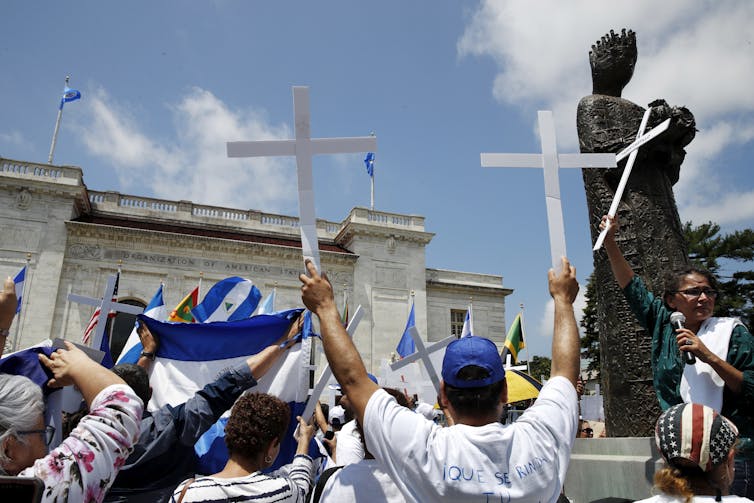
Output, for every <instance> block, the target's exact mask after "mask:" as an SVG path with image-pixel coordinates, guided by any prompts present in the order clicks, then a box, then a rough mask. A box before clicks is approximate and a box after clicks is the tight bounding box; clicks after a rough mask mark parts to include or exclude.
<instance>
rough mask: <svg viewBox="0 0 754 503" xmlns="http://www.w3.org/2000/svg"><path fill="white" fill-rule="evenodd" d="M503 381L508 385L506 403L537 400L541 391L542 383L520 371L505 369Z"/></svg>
mask: <svg viewBox="0 0 754 503" xmlns="http://www.w3.org/2000/svg"><path fill="white" fill-rule="evenodd" d="M505 381H506V382H507V383H508V403H513V402H520V401H522V400H529V399H530V398H537V396H539V390H541V389H542V383H540V382H539V381H537V380H536V379H534V378H533V377H532V376H530V375H529V374H527V373H526V372H521V371H520V370H514V369H506V370H505Z"/></svg>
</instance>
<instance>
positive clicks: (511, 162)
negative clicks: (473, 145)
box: [481, 111, 616, 271]
mask: <svg viewBox="0 0 754 503" xmlns="http://www.w3.org/2000/svg"><path fill="white" fill-rule="evenodd" d="M537 117H538V120H539V137H540V141H541V144H542V153H541V154H481V160H482V167H484V168H543V169H544V177H545V202H546V204H547V225H548V228H549V232H550V255H551V257H552V267H553V269H555V270H556V271H558V270H560V268H561V261H560V259H561V257H565V256H566V242H565V227H564V225H563V207H562V205H561V202H560V180H559V177H558V169H559V168H614V167H615V166H616V160H615V154H558V149H557V143H556V141H555V125H554V122H553V119H552V112H550V111H539V112H537Z"/></svg>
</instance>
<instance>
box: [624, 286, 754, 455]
mask: <svg viewBox="0 0 754 503" xmlns="http://www.w3.org/2000/svg"><path fill="white" fill-rule="evenodd" d="M623 293H624V295H625V296H626V300H627V301H628V304H629V306H630V307H631V310H632V311H633V312H634V314H635V315H636V317H637V319H638V320H639V323H640V324H641V326H643V327H644V328H645V329H646V330H647V331H648V332H649V334H651V336H652V373H653V380H654V387H655V393H656V394H657V400H659V402H660V407H661V408H662V410H666V409H668V408H669V407H671V406H673V405H676V404H679V403H682V402H683V400H682V399H681V394H680V391H679V390H680V385H681V377H682V375H683V366H684V362H683V357H682V355H681V352H680V351H679V350H678V345H677V344H676V339H675V336H676V334H675V330H674V329H673V327H672V325H671V324H670V314H671V312H672V311H670V310H669V309H668V308H667V307H666V306H665V303H664V302H663V300H662V299H661V298H658V297H655V296H654V295H653V294H652V293H651V292H649V291H648V290H647V287H646V286H645V285H644V281H642V279H641V278H640V277H639V276H634V277H633V278H632V279H631V281H630V282H629V283H628V285H626V287H625V288H624V289H623ZM726 361H727V362H728V363H730V364H731V365H733V366H734V367H735V368H736V369H738V370H740V371H742V372H743V375H744V381H743V388H742V391H741V393H740V394H734V393H733V392H732V391H731V390H730V389H728V387H727V386H726V387H725V388H724V389H723V410H722V411H720V412H721V414H722V415H723V416H725V417H727V418H728V419H730V420H731V421H733V423H734V424H735V425H736V426H737V427H738V433H739V443H738V453H737V457H742V458H746V459H754V337H753V336H752V335H751V333H749V331H748V329H747V328H746V327H745V326H743V325H738V326H736V327H735V328H734V329H733V333H732V334H731V336H730V345H729V347H728V355H727V357H726Z"/></svg>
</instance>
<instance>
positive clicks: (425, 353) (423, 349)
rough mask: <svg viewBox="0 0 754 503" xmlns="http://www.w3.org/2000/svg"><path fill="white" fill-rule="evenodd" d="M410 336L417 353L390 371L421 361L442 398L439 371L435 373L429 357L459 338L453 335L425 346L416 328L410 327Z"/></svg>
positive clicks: (392, 366) (391, 367)
mask: <svg viewBox="0 0 754 503" xmlns="http://www.w3.org/2000/svg"><path fill="white" fill-rule="evenodd" d="M408 334H409V335H410V336H411V338H412V339H413V340H414V346H416V351H414V352H413V353H411V354H410V355H408V356H407V357H405V358H402V359H400V360H398V361H397V362H393V363H391V364H390V369H391V370H393V371H396V370H398V369H401V368H403V367H405V366H406V365H408V364H409V363H414V362H415V361H417V360H421V362H422V363H423V364H424V368H426V369H427V374H428V375H429V380H430V381H432V385H433V386H434V387H435V391H436V392H437V396H440V378H439V377H438V376H437V371H435V367H434V365H432V360H431V359H430V357H429V355H430V354H432V353H435V352H437V351H439V350H441V349H445V347H447V345H448V344H450V343H451V342H453V341H455V340H456V339H458V337H456V336H455V335H451V336H450V337H446V338H445V339H443V340H441V341H437V342H435V343H434V344H431V345H429V346H425V345H424V341H423V340H422V338H421V336H419V331H418V330H417V329H416V327H410V328H409V329H408Z"/></svg>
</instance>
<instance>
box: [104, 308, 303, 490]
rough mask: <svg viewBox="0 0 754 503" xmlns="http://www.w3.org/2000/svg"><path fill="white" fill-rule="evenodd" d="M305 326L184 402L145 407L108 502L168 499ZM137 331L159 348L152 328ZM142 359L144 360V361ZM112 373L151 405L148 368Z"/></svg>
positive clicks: (297, 322) (297, 323) (296, 323)
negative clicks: (199, 448)
mask: <svg viewBox="0 0 754 503" xmlns="http://www.w3.org/2000/svg"><path fill="white" fill-rule="evenodd" d="M302 322H303V316H298V318H296V319H294V320H293V321H292V322H291V326H290V328H289V329H288V331H287V333H286V334H284V335H283V336H282V337H281V338H280V340H278V341H276V342H275V343H274V344H272V345H270V346H268V347H267V348H265V349H263V350H262V351H260V352H259V353H257V354H255V355H252V356H250V357H249V358H247V359H246V362H244V363H242V364H240V365H238V366H237V367H236V368H233V369H231V370H229V371H227V372H225V373H224V374H223V375H221V376H220V377H219V378H218V379H217V380H215V381H214V382H211V383H209V384H207V385H206V386H205V387H204V388H203V389H201V390H199V391H197V392H196V394H195V395H194V396H193V397H191V398H190V399H188V400H187V401H186V402H185V403H183V404H180V405H177V406H175V407H173V406H170V405H165V406H164V407H161V408H160V409H158V410H156V411H153V412H149V411H147V410H146V408H145V410H144V415H143V418H142V420H141V436H140V437H139V441H138V443H137V444H136V446H135V447H134V451H133V453H132V454H131V455H130V456H129V457H128V459H126V461H125V464H124V465H123V468H121V471H120V473H119V474H118V477H117V478H116V479H115V483H114V484H113V487H112V489H110V492H109V493H108V495H107V499H106V501H108V502H120V501H128V502H129V503H139V502H145V503H146V502H153V501H163V500H165V499H167V498H168V497H169V496H170V494H172V492H173V489H174V488H175V486H176V484H178V482H180V481H181V480H184V479H185V478H186V477H189V476H191V475H192V474H193V473H194V469H195V466H196V462H197V457H196V453H195V452H194V444H196V442H197V440H199V438H200V437H201V436H202V435H203V434H204V433H205V432H206V431H207V430H208V429H209V428H210V427H211V426H212V425H213V424H215V422H216V421H217V420H218V419H220V417H221V416H222V415H223V414H224V413H225V412H226V411H227V410H228V409H230V408H231V407H232V406H233V403H234V402H235V401H236V399H238V397H240V396H241V394H242V393H243V392H244V391H246V390H247V389H249V388H252V387H254V386H255V385H256V384H257V381H258V380H259V379H260V378H261V377H262V376H263V375H265V373H267V371H268V370H269V369H270V368H271V367H272V366H273V365H274V364H275V362H276V361H277V360H278V358H280V357H281V356H282V355H283V354H285V352H286V351H287V350H288V349H289V348H291V347H292V346H293V344H294V343H295V340H296V339H295V336H296V335H297V334H298V333H299V332H301V327H302ZM138 330H139V337H140V338H141V340H142V343H143V344H144V347H145V348H146V347H149V348H155V350H156V347H157V344H158V341H157V339H156V337H154V335H153V334H152V333H151V332H150V330H149V329H148V328H147V326H146V325H144V324H143V323H142V324H141V325H140V326H139V329H138ZM142 360H144V358H141V359H140V363H142ZM113 371H114V372H115V373H117V374H119V375H120V376H121V377H122V378H123V379H124V380H125V381H126V382H127V383H128V384H129V385H130V386H132V387H133V388H134V390H135V391H136V392H137V393H138V394H139V396H140V397H142V399H144V398H146V401H145V403H146V402H148V401H149V398H150V397H151V394H152V390H151V388H149V378H148V376H147V372H146V370H145V369H144V368H143V366H137V365H116V366H115V367H113Z"/></svg>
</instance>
